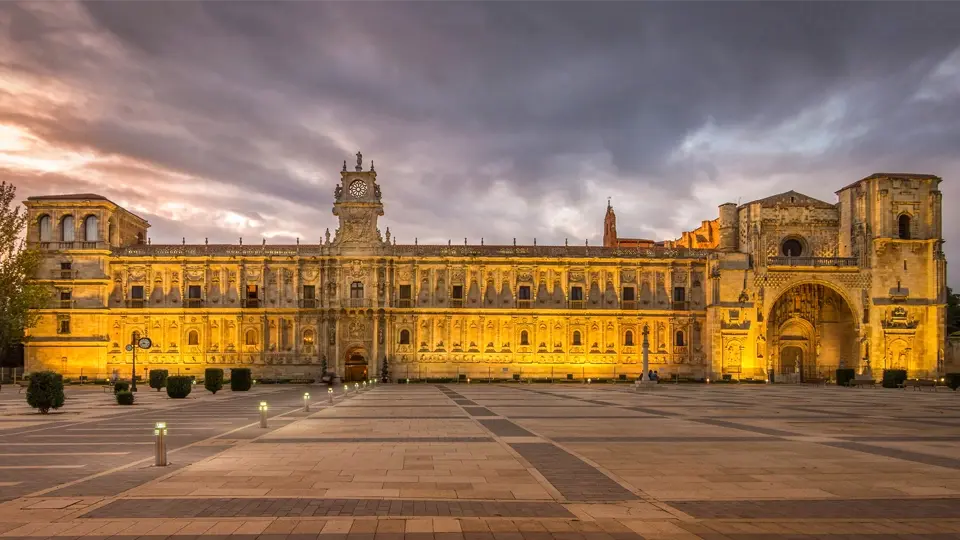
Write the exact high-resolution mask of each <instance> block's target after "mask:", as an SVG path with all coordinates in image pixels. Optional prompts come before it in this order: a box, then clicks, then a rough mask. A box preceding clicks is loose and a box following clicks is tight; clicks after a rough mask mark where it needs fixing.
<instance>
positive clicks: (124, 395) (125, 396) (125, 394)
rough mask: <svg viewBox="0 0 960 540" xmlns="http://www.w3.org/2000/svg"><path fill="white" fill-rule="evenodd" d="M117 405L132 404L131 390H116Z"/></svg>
mask: <svg viewBox="0 0 960 540" xmlns="http://www.w3.org/2000/svg"><path fill="white" fill-rule="evenodd" d="M116 396H117V405H133V392H131V391H129V390H124V391H122V392H117V393H116Z"/></svg>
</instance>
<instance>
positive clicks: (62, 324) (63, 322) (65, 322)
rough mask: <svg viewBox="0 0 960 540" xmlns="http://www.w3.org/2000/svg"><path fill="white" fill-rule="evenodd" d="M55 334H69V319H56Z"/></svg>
mask: <svg viewBox="0 0 960 540" xmlns="http://www.w3.org/2000/svg"><path fill="white" fill-rule="evenodd" d="M57 333H58V334H69V333H70V317H60V318H59V319H57Z"/></svg>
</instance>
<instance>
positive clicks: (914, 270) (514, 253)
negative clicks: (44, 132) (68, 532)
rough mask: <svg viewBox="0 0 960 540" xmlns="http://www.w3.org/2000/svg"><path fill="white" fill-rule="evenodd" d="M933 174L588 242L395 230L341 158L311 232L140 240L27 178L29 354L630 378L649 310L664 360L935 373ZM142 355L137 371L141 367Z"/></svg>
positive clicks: (283, 370)
mask: <svg viewBox="0 0 960 540" xmlns="http://www.w3.org/2000/svg"><path fill="white" fill-rule="evenodd" d="M939 182H940V179H939V178H937V177H934V176H928V175H911V174H877V175H872V176H870V177H867V178H864V179H863V180H860V181H858V182H855V183H853V184H851V185H850V186H847V187H846V188H844V189H842V190H840V191H838V192H837V194H838V196H839V202H838V203H836V204H829V203H825V202H823V201H818V200H816V199H813V198H810V197H807V196H805V195H802V194H799V193H796V192H793V191H790V192H787V193H783V194H780V195H776V196H773V197H769V198H767V199H762V200H759V201H754V202H751V203H747V204H744V205H741V206H739V207H737V206H736V205H733V204H725V205H721V207H720V215H719V218H718V219H715V220H712V221H704V222H703V223H702V224H701V226H700V227H699V228H698V229H696V230H695V231H691V232H689V233H684V235H683V236H682V237H681V238H680V239H678V240H675V241H666V242H653V241H639V240H622V241H621V240H620V239H618V238H616V223H615V220H616V216H615V215H614V213H613V209H612V207H608V210H607V214H606V216H605V220H604V231H605V239H604V246H597V247H593V246H589V245H584V246H538V245H533V246H530V245H524V246H518V245H505V246H490V245H453V244H452V243H448V244H447V245H418V244H417V243H415V244H413V245H397V244H396V242H395V241H391V236H390V230H389V229H386V230H385V231H384V232H381V231H380V229H379V228H378V218H379V217H380V216H382V215H384V212H383V204H382V202H381V191H380V186H379V184H377V173H376V171H374V170H373V168H372V165H371V169H370V170H368V171H364V170H363V166H362V156H360V155H359V154H358V156H357V166H356V167H355V169H354V170H353V171H348V170H347V167H346V163H344V167H343V170H342V172H341V181H340V184H339V185H337V186H336V188H335V190H334V205H333V213H334V214H335V215H336V216H337V217H338V218H339V228H338V229H337V230H336V231H335V233H334V234H333V235H332V237H331V235H330V233H329V231H328V232H327V234H326V235H325V239H324V241H323V242H321V243H320V244H309V245H308V244H302V245H301V244H299V243H298V244H296V245H266V244H265V243H264V244H260V245H252V246H251V245H212V244H206V243H205V244H203V245H187V244H185V243H183V244H179V245H156V244H149V243H144V238H146V232H147V228H148V227H149V225H148V224H147V223H146V221H144V220H142V219H140V218H138V217H137V216H135V215H133V214H132V213H130V212H128V211H126V210H124V209H123V208H120V207H118V206H117V205H116V204H114V203H112V202H110V201H109V200H107V199H105V198H103V197H100V196H97V195H65V196H46V197H33V198H31V199H29V200H28V201H27V203H26V204H27V207H28V210H29V213H30V223H31V225H30V228H29V231H28V235H29V238H28V239H29V241H30V242H31V243H34V244H36V245H37V246H39V247H40V248H41V249H42V250H43V251H44V253H45V254H46V255H47V257H46V259H45V264H44V267H43V269H42V270H41V273H40V275H38V276H37V279H38V280H42V281H43V282H45V283H47V284H49V285H50V286H51V287H53V288H55V289H56V290H57V296H56V297H55V299H54V305H52V306H49V307H47V308H44V309H42V310H40V311H41V319H40V322H39V324H38V325H37V326H36V327H35V328H33V329H30V331H29V336H28V340H27V349H26V350H27V353H26V357H27V360H26V361H27V369H28V370H29V371H33V370H38V369H45V368H48V369H54V370H57V371H62V372H64V373H66V374H68V375H73V376H76V375H78V374H80V372H81V370H83V371H84V373H85V374H87V375H89V376H91V377H93V376H103V375H104V374H109V373H111V372H113V371H115V370H116V371H119V372H120V373H122V374H126V373H128V372H129V370H130V369H131V365H130V364H131V362H132V355H131V353H130V352H128V351H126V350H125V347H126V345H127V344H128V343H130V340H131V334H132V333H133V332H134V331H137V332H139V333H140V334H141V335H146V336H149V337H151V338H152V340H153V343H154V346H153V348H151V349H150V350H149V351H141V352H140V353H139V356H138V364H139V366H140V367H141V368H142V370H143V371H141V372H140V374H143V373H145V370H146V369H149V368H155V367H162V368H166V369H169V370H170V371H171V372H177V371H179V372H181V373H188V374H197V375H199V374H201V373H202V371H203V369H204V368H205V367H206V366H216V367H224V368H230V367H238V366H244V367H252V368H254V370H255V372H256V373H257V374H258V376H278V377H284V376H288V377H294V376H301V375H302V376H310V377H315V376H317V375H318V374H319V371H320V366H321V364H322V363H323V362H324V360H326V362H327V364H328V366H329V369H330V370H332V371H336V372H337V373H338V374H339V375H341V376H343V377H344V378H347V379H358V378H362V377H364V376H374V375H375V374H376V373H378V372H379V370H380V362H382V360H383V359H384V358H387V359H388V360H389V363H390V371H391V374H392V375H393V377H394V378H403V377H455V376H458V375H459V376H464V377H494V376H495V377H498V378H504V377H509V376H512V375H520V376H522V377H524V378H526V377H550V376H552V377H556V378H564V377H567V376H568V374H570V376H573V377H575V378H580V377H591V376H592V377H605V378H609V377H617V376H620V375H625V376H629V377H634V376H636V375H638V374H639V372H640V356H641V351H640V345H639V344H640V339H641V332H642V329H643V327H644V326H646V325H649V328H650V349H651V350H650V353H651V354H650V361H651V368H652V369H656V370H658V371H659V372H660V374H661V377H669V376H672V375H673V374H679V375H681V376H685V377H695V378H702V377H720V376H730V377H733V378H754V379H757V378H760V379H762V378H766V377H767V376H768V375H769V374H770V373H773V376H774V379H775V380H785V379H792V378H806V379H809V378H815V377H819V376H824V375H826V374H828V373H831V372H832V370H833V369H835V368H836V367H837V366H839V365H844V366H846V367H857V368H860V369H863V368H865V367H867V366H869V367H870V368H871V369H873V370H874V372H875V373H876V374H877V375H879V372H880V370H881V369H883V368H886V367H903V368H906V369H907V370H908V371H909V372H910V373H911V374H928V373H932V372H936V371H942V362H943V349H944V347H945V345H946V336H945V305H946V296H945V295H946V283H945V276H946V261H945V259H944V256H943V251H942V243H943V241H942V237H941V229H940V204H941V202H940V192H939V191H938V190H937V187H938V184H939ZM138 371H140V370H139V369H138Z"/></svg>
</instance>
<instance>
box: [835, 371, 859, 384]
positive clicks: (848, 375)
mask: <svg viewBox="0 0 960 540" xmlns="http://www.w3.org/2000/svg"><path fill="white" fill-rule="evenodd" d="M856 376H857V372H856V370H855V369H853V368H842V369H838V370H837V386H850V381H852V380H853V379H854V377H856Z"/></svg>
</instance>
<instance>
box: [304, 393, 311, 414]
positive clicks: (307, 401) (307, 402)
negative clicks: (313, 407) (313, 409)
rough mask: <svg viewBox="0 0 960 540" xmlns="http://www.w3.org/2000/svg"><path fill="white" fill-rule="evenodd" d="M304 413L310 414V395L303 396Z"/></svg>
mask: <svg viewBox="0 0 960 540" xmlns="http://www.w3.org/2000/svg"><path fill="white" fill-rule="evenodd" d="M303 412H310V394H309V393H305V394H303Z"/></svg>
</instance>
